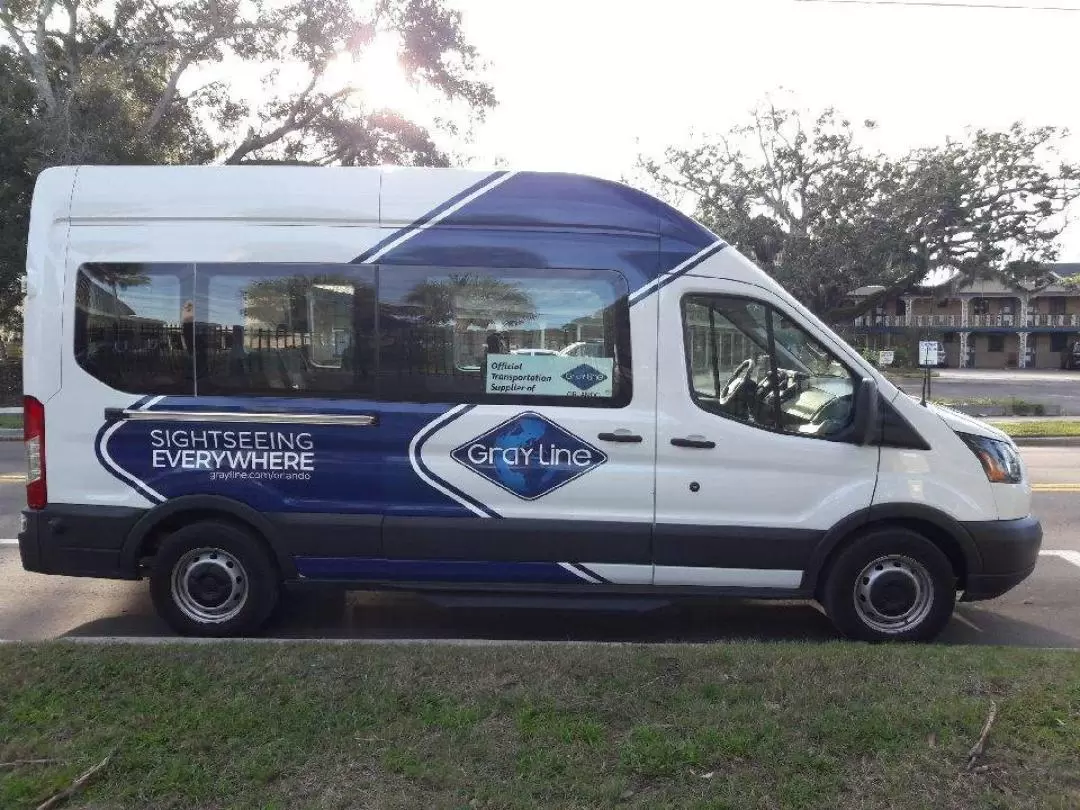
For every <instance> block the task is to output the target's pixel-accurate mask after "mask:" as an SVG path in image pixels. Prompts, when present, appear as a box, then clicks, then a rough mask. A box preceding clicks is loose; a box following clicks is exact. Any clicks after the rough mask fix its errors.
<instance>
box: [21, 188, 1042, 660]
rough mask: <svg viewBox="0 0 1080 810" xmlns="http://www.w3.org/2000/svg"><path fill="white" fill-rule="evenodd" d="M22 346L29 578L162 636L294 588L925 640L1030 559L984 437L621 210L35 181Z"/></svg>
mask: <svg viewBox="0 0 1080 810" xmlns="http://www.w3.org/2000/svg"><path fill="white" fill-rule="evenodd" d="M25 322H26V335H25V357H26V360H25V369H24V374H25V389H26V390H25V394H26V448H27V456H28V462H29V479H28V485H27V500H28V508H27V510H26V512H25V513H24V514H25V524H24V530H23V531H22V533H21V534H20V537H19V544H20V550H21V554H22V561H23V565H24V567H25V568H26V569H28V570H31V571H39V572H43V573H51V574H65V575H75V576H92V577H113V578H124V579H138V578H141V577H148V578H149V580H150V590H151V593H152V595H153V599H154V602H155V604H156V606H157V608H158V610H159V611H160V613H161V615H162V616H163V617H164V618H165V619H166V620H167V621H168V622H169V623H170V624H171V625H172V626H173V627H174V628H175V629H176V630H178V631H179V632H182V633H190V634H197V635H219V636H224V635H236V634H248V633H252V632H254V631H256V630H257V629H258V628H259V627H260V625H261V624H262V623H263V622H264V620H266V618H267V617H268V616H269V614H270V612H271V610H272V609H273V608H274V605H275V603H276V601H277V600H278V596H279V593H280V591H281V589H282V587H283V586H285V585H288V584H294V583H300V582H304V583H331V584H334V585H338V586H340V585H343V584H344V585H346V586H349V587H360V588H403V589H409V590H419V589H456V590H458V591H464V592H477V591H503V592H508V591H517V592H519V593H520V592H522V591H525V592H530V593H532V594H536V593H543V594H544V595H550V594H553V593H557V594H572V595H578V596H580V595H582V594H598V595H604V596H611V595H613V594H619V595H626V594H637V595H641V594H652V595H662V596H664V597H675V596H701V595H705V596H715V595H732V596H748V597H763V598H785V599H788V598H807V599H818V600H820V602H821V603H822V604H823V605H824V607H825V609H826V611H827V612H828V614H829V615H830V616H831V617H832V619H833V621H834V622H835V624H836V626H837V627H838V628H839V629H840V630H841V631H842V632H843V633H845V634H846V635H848V636H852V637H856V638H862V639H870V640H877V639H928V638H931V637H933V636H934V635H935V634H936V633H938V631H940V630H941V628H942V627H943V626H944V625H945V623H946V622H947V621H948V619H949V616H950V614H951V612H952V609H953V606H954V603H955V601H956V598H957V594H958V593H960V594H962V597H963V598H964V599H986V598H990V597H993V596H997V595H998V594H1001V593H1003V592H1005V591H1006V590H1008V589H1009V588H1011V587H1013V586H1014V585H1016V584H1017V583H1018V582H1020V581H1021V580H1022V579H1024V578H1025V577H1026V576H1027V575H1028V574H1029V573H1031V570H1032V568H1033V567H1034V565H1035V560H1036V556H1037V553H1038V548H1039V543H1040V539H1041V529H1040V526H1039V523H1038V521H1036V520H1035V519H1034V518H1032V517H1031V516H1030V515H1029V507H1030V496H1031V490H1030V485H1029V483H1028V480H1027V476H1026V473H1025V470H1024V466H1023V464H1022V463H1021V461H1020V458H1019V456H1018V455H1017V451H1016V447H1015V446H1014V445H1013V443H1012V442H1011V441H1010V440H1009V439H1008V438H1007V437H1006V436H1005V435H1003V434H1002V433H1000V432H998V431H996V430H994V429H993V428H991V427H989V426H987V425H985V424H983V423H981V422H978V421H975V420H973V419H970V418H967V417H965V416H962V415H960V414H957V413H953V412H951V411H946V410H944V409H941V408H936V407H934V406H922V405H920V404H919V403H917V402H916V401H914V400H912V399H911V398H909V397H907V396H905V395H904V394H902V393H901V392H900V391H899V390H898V389H897V388H896V387H895V386H893V385H892V384H891V383H890V382H889V381H888V380H886V379H885V378H884V377H882V376H881V375H880V374H878V372H877V371H875V369H874V368H873V367H872V366H871V365H870V364H868V363H867V362H865V361H864V360H863V358H862V357H860V356H859V354H858V353H857V352H855V351H853V350H852V349H851V348H849V347H848V346H847V345H846V344H845V343H844V342H843V341H842V340H840V339H839V338H838V337H837V336H836V335H835V334H833V333H832V332H831V331H830V330H829V329H828V328H826V327H825V326H824V325H823V324H822V323H821V322H820V321H818V319H817V318H815V317H814V316H813V315H812V314H811V313H810V312H809V311H807V310H806V309H805V308H804V307H803V306H801V305H800V304H799V303H798V302H797V301H795V300H794V299H793V298H792V297H791V296H790V295H789V294H788V293H786V292H785V291H784V290H783V289H782V288H781V287H780V286H779V285H777V284H776V282H774V281H773V280H772V279H771V278H769V276H767V275H766V274H765V273H763V272H762V271H761V270H759V269H758V268H757V267H755V266H754V265H753V264H752V263H751V262H749V261H748V260H747V259H745V258H744V257H743V256H741V255H740V254H739V253H738V252H737V251H736V250H735V249H734V248H732V247H729V246H728V245H726V244H725V243H724V242H723V241H722V240H721V239H720V238H718V237H717V236H715V235H714V234H712V233H710V232H709V231H708V230H706V229H705V228H703V227H701V226H700V225H698V224H696V223H694V222H693V221H692V220H690V219H688V218H687V217H686V216H684V215H683V214H681V213H679V212H678V211H676V210H674V209H672V208H670V207H668V206H667V205H665V204H664V203H662V202H660V201H658V200H656V199H654V198H652V197H650V196H648V195H646V194H643V193H641V192H639V191H635V190H634V189H632V188H628V187H626V186H623V185H620V184H617V183H612V182H607V181H602V180H597V179H592V178H588V177H581V176H574V175H565V174H545V173H534V172H509V171H498V172H494V173H480V172H473V171H459V170H437V169H377V168H371V169H365V168H355V169H353V168H348V169H322V168H296V167H139V168H134V167H132V168H128V167H80V168H57V169H50V170H49V171H47V172H45V173H44V174H42V176H41V177H40V179H39V181H38V184H37V188H36V191H35V195H34V200H33V209H32V217H31V225H30V243H29V257H28V279H27V302H26V312H25ZM515 346H517V347H521V346H526V347H527V346H543V347H545V348H547V349H550V350H552V353H550V354H520V353H518V354H515V353H513V351H512V348H513V347H515ZM564 350H566V351H565V353H564Z"/></svg>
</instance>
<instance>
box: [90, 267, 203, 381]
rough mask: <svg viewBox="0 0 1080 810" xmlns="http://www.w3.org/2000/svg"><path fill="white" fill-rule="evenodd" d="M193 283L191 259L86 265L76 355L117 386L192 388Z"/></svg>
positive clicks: (92, 369)
mask: <svg viewBox="0 0 1080 810" xmlns="http://www.w3.org/2000/svg"><path fill="white" fill-rule="evenodd" d="M193 282H194V268H193V266H192V265H189V264H84V265H83V266H82V267H80V268H79V272H78V274H77V276H76V280H75V328H74V346H75V361H76V362H77V363H78V364H79V366H80V367H81V368H83V369H84V370H85V371H86V372H88V373H89V374H91V375H92V376H94V377H95V378H96V379H98V380H100V381H101V382H103V383H105V384H106V385H108V386H110V387H112V388H115V389H116V390H118V391H126V392H129V393H133V394H181V395H183V394H192V393H193V392H194V354H193V339H192V338H193V331H192V330H193V328H194V321H193V318H194V314H193V313H194V309H193V304H192V300H193Z"/></svg>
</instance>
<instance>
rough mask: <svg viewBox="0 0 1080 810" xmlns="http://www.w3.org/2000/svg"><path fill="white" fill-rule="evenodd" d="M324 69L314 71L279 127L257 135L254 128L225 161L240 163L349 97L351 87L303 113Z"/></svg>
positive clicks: (324, 99) (321, 67)
mask: <svg viewBox="0 0 1080 810" xmlns="http://www.w3.org/2000/svg"><path fill="white" fill-rule="evenodd" d="M324 69H325V65H321V66H320V67H319V68H318V69H317V70H315V71H313V72H312V76H311V81H309V82H308V84H307V87H305V88H304V89H303V90H302V91H301V92H300V94H299V95H298V96H297V97H296V99H295V100H294V101H293V103H292V105H291V106H290V108H289V112H288V113H287V114H286V116H285V120H284V121H283V122H282V123H281V124H280V125H279V126H278V127H276V128H274V129H272V130H270V131H269V132H267V133H265V134H263V135H256V134H255V132H254V130H250V131H249V133H248V137H247V138H245V139H244V140H243V141H242V142H241V143H240V145H239V146H237V147H236V148H235V149H234V150H233V151H232V153H231V154H230V155H229V156H228V157H227V158H225V163H226V164H236V163H240V162H241V161H242V160H243V159H244V158H245V157H247V156H248V155H250V154H252V153H253V152H258V151H259V150H260V149H265V148H266V147H267V146H270V145H271V144H274V143H277V142H278V141H280V140H281V139H282V138H284V137H285V136H287V135H289V134H290V133H293V132H296V131H297V130H301V129H303V128H304V127H306V126H308V125H309V124H311V122H312V121H314V120H315V119H316V118H318V117H319V116H320V115H321V114H322V113H323V112H324V111H325V110H326V109H327V108H329V107H330V106H332V105H333V104H335V103H336V102H338V101H341V100H342V99H345V98H347V97H348V96H349V95H350V94H351V93H352V89H351V88H344V89H342V90H339V91H338V92H336V93H333V94H331V95H329V96H326V97H325V98H323V99H322V100H321V101H319V102H318V103H316V104H315V105H314V106H313V107H312V108H311V109H310V110H308V111H307V112H306V113H304V114H303V115H301V114H300V112H301V110H303V108H304V106H305V105H307V104H308V100H309V98H310V96H311V94H312V92H313V91H314V90H315V85H317V84H318V82H319V79H320V78H322V73H323V70H324Z"/></svg>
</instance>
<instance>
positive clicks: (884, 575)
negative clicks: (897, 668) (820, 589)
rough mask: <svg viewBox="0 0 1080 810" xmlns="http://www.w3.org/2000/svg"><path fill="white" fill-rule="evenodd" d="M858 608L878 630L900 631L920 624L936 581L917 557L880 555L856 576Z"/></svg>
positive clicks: (855, 589)
mask: <svg viewBox="0 0 1080 810" xmlns="http://www.w3.org/2000/svg"><path fill="white" fill-rule="evenodd" d="M853 597H854V600H855V612H856V613H857V614H858V616H859V619H860V620H861V621H862V622H863V623H864V624H865V625H866V626H867V627H870V628H872V629H874V630H876V631H878V632H879V633H885V634H899V633H903V632H905V631H907V630H910V629H911V628H913V627H918V626H919V625H920V624H921V623H922V622H923V621H925V620H926V617H927V616H929V615H930V611H931V609H932V608H933V606H934V583H933V578H932V577H931V576H930V572H929V571H928V570H927V568H926V566H924V565H923V564H922V563H921V562H919V561H918V560H915V559H913V558H911V557H907V556H904V555H902V554H889V555H886V556H883V557H878V558H877V559H875V560H873V561H872V562H870V563H869V564H867V565H866V566H865V567H864V568H863V569H862V571H860V572H859V576H858V577H857V578H856V580H855V588H854V592H853Z"/></svg>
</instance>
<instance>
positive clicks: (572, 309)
mask: <svg viewBox="0 0 1080 810" xmlns="http://www.w3.org/2000/svg"><path fill="white" fill-rule="evenodd" d="M626 296H627V288H626V282H625V281H624V279H623V278H622V276H621V275H619V274H618V273H615V272H611V271H606V270H594V271H586V270H542V271H541V270H536V271H528V270H513V271H499V270H490V269H482V270H472V269H467V268H462V269H455V270H445V271H439V270H432V269H431V268H409V267H383V268H381V270H380V276H379V332H380V346H381V354H380V377H381V380H380V396H381V397H382V398H384V399H391V400H412V401H446V402H507V403H518V404H565V405H590V406H600V407H615V406H620V405H625V404H626V403H628V402H629V401H630V396H631V391H630V386H631V373H630V329H629V324H630V320H629V308H628V305H627V297H626Z"/></svg>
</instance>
